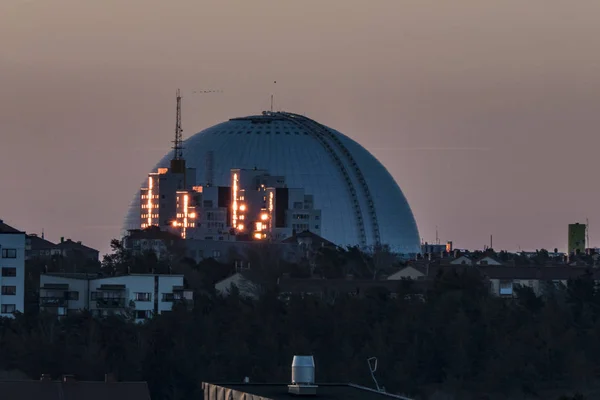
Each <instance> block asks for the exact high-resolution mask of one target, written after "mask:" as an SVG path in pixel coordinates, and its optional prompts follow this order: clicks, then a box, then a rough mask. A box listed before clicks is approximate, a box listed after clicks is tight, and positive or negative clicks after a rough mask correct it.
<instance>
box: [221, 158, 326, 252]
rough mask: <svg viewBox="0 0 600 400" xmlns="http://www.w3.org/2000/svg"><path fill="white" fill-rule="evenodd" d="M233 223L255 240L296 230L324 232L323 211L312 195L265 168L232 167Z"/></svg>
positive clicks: (239, 231)
mask: <svg viewBox="0 0 600 400" xmlns="http://www.w3.org/2000/svg"><path fill="white" fill-rule="evenodd" d="M231 200H232V203H231V225H232V226H233V227H234V228H235V232H236V233H237V234H238V235H248V236H249V238H250V239H253V240H271V241H279V240H283V239H285V238H287V237H290V236H291V235H292V234H293V233H294V232H298V233H299V232H303V231H311V232H313V233H316V234H317V235H320V234H321V226H320V219H321V210H317V209H315V208H314V199H313V196H312V195H306V194H305V193H304V189H291V188H288V187H287V185H286V183H285V177H284V176H273V175H270V174H269V173H268V171H266V170H259V169H232V170H231Z"/></svg>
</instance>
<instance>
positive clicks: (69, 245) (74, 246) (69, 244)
mask: <svg viewBox="0 0 600 400" xmlns="http://www.w3.org/2000/svg"><path fill="white" fill-rule="evenodd" d="M56 247H58V248H59V249H68V250H83V251H98V250H96V249H93V248H91V247H88V246H85V245H83V244H81V242H74V241H72V240H71V239H67V240H65V241H64V242H60V243H58V244H57V245H56Z"/></svg>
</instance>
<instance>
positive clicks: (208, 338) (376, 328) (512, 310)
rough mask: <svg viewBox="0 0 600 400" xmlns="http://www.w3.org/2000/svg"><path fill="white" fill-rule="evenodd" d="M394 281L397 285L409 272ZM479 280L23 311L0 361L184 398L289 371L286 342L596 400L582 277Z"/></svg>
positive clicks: (598, 302)
mask: <svg viewBox="0 0 600 400" xmlns="http://www.w3.org/2000/svg"><path fill="white" fill-rule="evenodd" d="M399 285H401V292H402V291H403V290H406V292H405V293H408V292H409V289H410V287H409V286H410V283H409V282H400V283H399ZM487 287H488V286H487V284H486V283H485V282H484V281H482V280H481V278H480V277H479V275H477V274H476V273H473V272H460V273H459V272H456V271H454V270H451V269H448V272H446V273H444V274H443V275H440V276H438V277H437V278H436V280H435V282H434V283H433V284H432V286H431V289H430V290H429V291H428V292H427V293H426V295H425V296H424V297H415V296H409V295H406V296H405V295H403V294H402V293H400V295H398V296H394V297H392V296H389V294H388V293H385V292H384V291H381V290H372V291H370V292H368V293H366V295H365V297H364V298H354V297H344V296H338V297H337V298H336V299H335V301H325V300H321V299H318V298H312V297H306V298H303V299H302V298H299V297H292V298H291V299H289V300H287V301H285V302H284V301H282V300H279V298H278V294H277V292H276V290H275V288H269V287H267V288H266V289H265V290H264V292H263V293H262V296H261V297H260V298H259V299H258V300H256V301H251V300H248V299H244V298H241V297H240V296H239V295H238V294H236V293H233V294H232V295H231V296H229V297H227V298H222V297H219V296H215V295H214V294H210V293H207V294H206V295H200V294H199V293H200V292H199V293H198V295H197V297H196V299H195V307H194V308H193V309H192V310H188V309H186V308H184V307H176V308H175V309H174V311H173V312H171V313H165V314H163V315H160V316H157V317H155V318H154V319H152V320H150V321H149V322H148V323H146V324H142V325H136V324H134V323H132V322H130V321H128V320H127V318H124V317H109V318H105V319H102V320H100V319H94V318H92V317H91V316H90V315H89V314H88V313H81V314H78V315H72V316H68V317H66V318H65V319H62V320H56V319H55V318H54V317H52V316H50V315H43V314H39V315H37V314H35V313H31V314H30V313H26V314H24V315H17V317H16V318H15V319H14V320H11V319H4V320H2V321H1V322H0V370H4V371H20V372H22V373H24V374H26V375H27V376H29V377H30V378H33V379H37V378H38V377H39V376H40V374H42V373H50V374H52V375H53V376H54V377H58V376H60V375H61V374H74V375H76V377H77V378H78V379H81V380H99V379H102V378H103V376H104V374H105V373H108V372H110V373H114V374H115V375H116V376H117V377H118V379H120V380H122V381H137V380H145V381H147V382H148V383H149V386H150V389H151V393H152V396H153V399H155V400H159V399H160V400H162V399H194V398H201V397H200V395H201V394H200V391H201V382H202V381H213V382H225V381H230V382H231V381H235V382H241V381H242V380H243V379H244V377H249V378H250V379H251V381H254V382H288V381H289V379H290V363H291V360H292V356H293V355H294V354H313V355H314V356H315V360H316V363H317V371H316V375H317V380H318V381H320V382H353V383H358V384H362V385H365V386H369V387H373V386H374V384H373V382H372V380H371V377H370V374H369V370H368V366H367V359H368V358H369V357H378V359H379V369H378V371H377V373H376V375H377V378H378V381H379V383H380V384H381V385H384V386H385V387H386V389H387V391H388V392H391V393H404V394H410V395H413V396H415V397H419V398H427V396H429V395H430V394H431V393H434V392H439V393H448V394H454V395H456V396H457V397H456V398H460V399H469V398H477V399H484V398H490V399H491V398H495V397H492V395H491V393H496V394H497V395H498V398H516V399H517V398H543V399H548V398H551V399H557V398H559V396H560V395H562V394H566V395H569V396H573V395H575V391H576V390H577V391H579V392H581V393H584V395H585V396H586V397H580V396H578V397H574V398H578V399H583V398H597V397H598V393H597V392H596V393H595V394H594V393H593V392H592V390H593V389H594V388H595V385H596V384H597V382H598V376H599V374H600V341H599V340H598V338H599V337H600V291H598V290H597V289H596V287H595V285H594V282H593V281H592V280H591V279H590V278H589V277H584V278H581V279H578V280H576V281H572V282H569V284H568V286H567V287H559V288H557V289H555V290H553V291H548V292H547V293H548V295H547V296H546V297H544V298H538V297H536V296H535V295H534V294H533V292H531V291H530V290H529V289H522V290H519V291H518V297H517V298H515V299H511V300H507V299H501V298H496V297H493V296H490V295H489V292H488V289H487ZM482 395H485V397H482ZM487 396H489V397H487ZM523 396H529V397H523ZM549 396H551V397H549ZM444 398H446V397H444ZM447 398H453V397H447ZM567 398H569V399H570V398H573V397H563V399H567Z"/></svg>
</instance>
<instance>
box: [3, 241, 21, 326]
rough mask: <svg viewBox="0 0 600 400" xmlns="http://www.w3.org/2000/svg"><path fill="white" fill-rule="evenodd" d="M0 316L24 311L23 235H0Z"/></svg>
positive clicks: (10, 315) (8, 315) (9, 315)
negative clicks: (0, 288)
mask: <svg viewBox="0 0 600 400" xmlns="http://www.w3.org/2000/svg"><path fill="white" fill-rule="evenodd" d="M0 270H1V273H0V286H1V287H2V292H1V294H0V316H2V317H12V316H13V313H14V312H15V311H19V312H23V311H24V307H25V305H24V302H25V233H24V232H20V233H0Z"/></svg>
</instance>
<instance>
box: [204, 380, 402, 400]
mask: <svg viewBox="0 0 600 400" xmlns="http://www.w3.org/2000/svg"><path fill="white" fill-rule="evenodd" d="M317 385H318V386H319V387H318V388H317V394H316V395H315V396H297V395H293V394H290V393H288V386H287V384H285V383H206V382H204V383H202V389H203V391H204V400H220V399H231V400H279V399H285V400H290V399H306V400H310V399H315V400H317V399H330V400H343V399H346V400H385V399H402V400H410V399H408V398H407V397H402V396H396V395H393V394H389V393H381V392H377V391H375V390H373V389H369V388H366V387H363V386H358V385H353V384H351V383H339V384H338V383H332V384H322V383H319V384H317Z"/></svg>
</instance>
